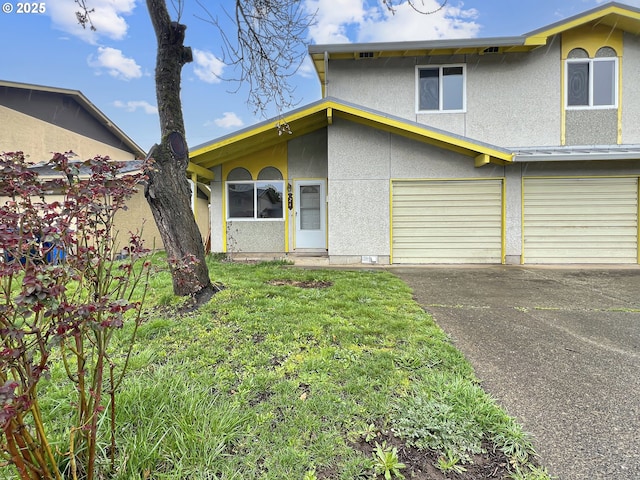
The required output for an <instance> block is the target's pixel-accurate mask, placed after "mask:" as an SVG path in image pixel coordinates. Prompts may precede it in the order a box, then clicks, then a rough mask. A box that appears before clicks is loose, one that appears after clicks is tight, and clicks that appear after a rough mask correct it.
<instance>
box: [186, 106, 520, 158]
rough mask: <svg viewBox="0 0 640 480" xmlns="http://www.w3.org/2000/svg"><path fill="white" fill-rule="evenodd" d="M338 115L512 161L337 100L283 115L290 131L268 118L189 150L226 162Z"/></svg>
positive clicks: (464, 141)
mask: <svg viewBox="0 0 640 480" xmlns="http://www.w3.org/2000/svg"><path fill="white" fill-rule="evenodd" d="M336 117H338V118H341V119H345V120H348V121H351V122H355V123H359V124H361V125H365V126H368V127H372V128H375V129H378V130H383V131H386V132H390V133H393V134H396V135H400V136H403V137H406V138H410V139H412V140H416V141H419V142H422V143H426V144H430V145H435V146H437V147H439V148H444V149H447V150H451V151H454V152H457V153H460V154H462V155H466V156H470V157H474V158H475V157H476V156H478V155H480V154H485V155H488V156H489V158H490V162H492V163H496V164H498V165H505V164H508V163H511V162H512V161H513V153H511V152H505V151H502V150H498V149H496V148H493V147H492V146H490V145H484V144H480V143H477V142H474V141H472V140H469V139H461V138H459V137H456V136H454V135H451V134H448V133H446V132H441V131H435V130H432V129H430V128H429V127H428V126H426V125H415V124H410V123H409V122H408V121H405V120H399V119H394V118H389V117H387V116H385V115H381V114H376V113H372V112H368V111H365V110H361V109H359V108H356V107H351V106H347V105H343V104H341V103H338V102H334V101H324V102H321V103H318V104H316V105H314V106H311V107H309V108H306V109H304V110H301V111H299V112H296V113H295V114H292V115H289V116H286V117H284V118H283V119H281V122H282V121H284V122H286V123H287V124H288V125H289V126H290V127H291V131H292V133H291V134H285V133H283V134H281V135H280V134H279V133H278V131H277V129H276V122H273V123H271V122H269V123H266V124H262V125H259V126H257V127H255V128H252V129H249V130H245V131H243V132H240V133H238V134H237V135H234V136H232V137H226V138H224V139H222V140H220V141H218V142H215V143H211V144H209V145H206V146H204V147H202V148H199V149H197V150H194V151H193V152H191V153H190V158H191V161H192V162H193V163H194V164H196V165H200V166H201V167H203V168H211V167H213V166H215V165H220V164H223V165H226V164H227V163H229V162H233V161H234V160H237V159H240V158H246V157H248V156H250V155H254V154H256V153H257V152H258V151H260V150H264V149H266V148H271V147H276V146H278V145H282V144H284V143H286V142H288V141H289V140H290V139H292V138H295V137H297V136H301V135H304V134H307V133H310V132H312V131H315V130H318V129H321V128H325V127H327V126H328V125H329V121H330V120H331V121H332V122H333V121H335V119H336Z"/></svg>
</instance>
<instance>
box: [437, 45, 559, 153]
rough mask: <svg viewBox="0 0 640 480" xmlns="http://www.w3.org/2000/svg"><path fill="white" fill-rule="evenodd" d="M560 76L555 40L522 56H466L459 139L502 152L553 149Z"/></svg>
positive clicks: (557, 139)
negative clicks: (532, 147) (479, 142)
mask: <svg viewBox="0 0 640 480" xmlns="http://www.w3.org/2000/svg"><path fill="white" fill-rule="evenodd" d="M560 73H561V62H560V46H559V41H558V40H555V41H553V42H552V43H551V44H550V45H549V46H545V47H540V48H539V49H537V50H534V51H533V52H531V53H527V54H523V53H516V54H497V55H485V56H476V57H470V58H469V60H468V61H467V114H466V117H467V118H466V130H465V132H463V134H464V135H465V136H468V137H470V138H475V139H478V140H482V141H483V142H488V143H491V144H495V145H499V146H502V147H513V146H530V145H540V146H541V145H559V143H560V112H561V108H560V107H561V95H560V94H561V90H562V81H561V79H560ZM425 120H426V119H425Z"/></svg>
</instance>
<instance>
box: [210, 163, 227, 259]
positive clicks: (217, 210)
mask: <svg viewBox="0 0 640 480" xmlns="http://www.w3.org/2000/svg"><path fill="white" fill-rule="evenodd" d="M211 170H212V171H213V175H214V177H213V178H214V179H213V181H212V182H211V184H210V187H211V196H210V202H211V205H210V207H209V215H210V216H211V218H210V225H211V251H212V252H214V253H217V252H223V251H224V228H223V227H224V223H223V222H224V218H223V216H222V198H223V197H222V196H223V194H224V189H223V185H224V182H223V181H222V168H221V167H220V166H217V167H213V168H212V169H211Z"/></svg>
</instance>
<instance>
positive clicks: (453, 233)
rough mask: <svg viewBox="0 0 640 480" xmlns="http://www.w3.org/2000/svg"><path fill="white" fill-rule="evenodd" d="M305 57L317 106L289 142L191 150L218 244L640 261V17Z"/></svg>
mask: <svg viewBox="0 0 640 480" xmlns="http://www.w3.org/2000/svg"><path fill="white" fill-rule="evenodd" d="M309 52H310V55H311V57H312V59H313V62H314V64H315V67H316V70H317V73H318V76H319V79H320V83H321V86H322V93H323V99H322V100H320V101H318V102H315V103H313V104H311V105H307V106H306V107H303V108H300V109H298V110H295V111H293V112H290V113H288V114H285V115H284V121H286V123H288V125H289V127H290V129H291V132H292V133H291V134H287V133H282V132H281V131H278V129H277V127H276V125H277V124H278V123H281V122H282V119H280V120H277V119H274V120H272V121H268V122H264V123H262V124H259V125H256V126H254V127H251V128H247V129H244V130H241V131H239V132H236V133H234V134H232V135H229V136H226V137H223V138H219V139H216V140H214V141H212V142H210V143H207V144H203V145H200V146H198V147H196V148H194V149H192V151H191V161H192V162H193V163H195V164H197V165H199V166H201V167H204V168H208V169H211V170H212V171H213V172H214V173H215V180H214V181H213V182H212V184H211V190H212V193H211V224H212V239H211V248H212V250H213V251H222V252H231V251H240V252H245V253H266V252H271V253H274V254H277V255H279V254H285V253H299V252H303V253H309V252H326V254H327V255H328V256H329V261H330V262H331V263H335V264H349V263H361V262H364V263H368V262H378V263H381V264H388V263H393V264H432V263H497V264H500V263H509V264H519V263H524V264H531V263H565V264H568V263H607V264H612V263H628V264H637V263H638V255H639V251H638V228H639V224H638V185H639V182H640V80H639V79H640V10H639V9H636V8H632V7H629V6H625V5H622V4H619V3H606V4H603V5H601V6H599V7H598V8H595V9H593V10H590V11H587V12H585V13H583V14H581V15H577V16H574V17H571V18H568V19H566V20H563V21H561V22H558V23H554V24H552V25H548V26H546V27H543V28H541V29H538V30H535V31H533V32H530V33H527V34H525V35H522V36H515V37H498V38H471V39H463V40H435V41H423V42H402V43H372V44H344V45H313V46H311V47H310V48H309ZM266 189H272V190H273V191H275V192H277V195H270V196H268V198H269V201H270V202H271V204H270V205H269V206H268V207H267V208H266V209H263V208H262V205H261V206H260V207H257V205H258V202H260V201H261V198H263V197H264V195H263V194H264V192H265V190H266ZM251 196H252V197H253V201H252V202H251V201H249V200H250V197H251Z"/></svg>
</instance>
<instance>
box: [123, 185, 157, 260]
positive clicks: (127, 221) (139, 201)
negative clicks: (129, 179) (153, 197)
mask: <svg viewBox="0 0 640 480" xmlns="http://www.w3.org/2000/svg"><path fill="white" fill-rule="evenodd" d="M139 231H140V232H142V239H143V240H144V245H145V247H146V248H149V249H155V250H161V249H162V248H164V245H163V243H162V239H161V238H160V232H159V231H158V227H157V226H156V222H155V220H154V219H153V213H151V207H149V203H148V202H147V200H146V198H144V189H143V187H142V186H140V187H139V188H138V192H136V193H135V194H134V195H133V197H131V198H130V199H129V200H128V201H127V210H124V211H120V212H118V213H117V214H116V216H115V218H114V233H115V234H116V235H117V242H118V245H119V246H118V248H117V249H116V250H119V249H120V248H122V246H124V245H126V243H127V242H128V241H129V232H139Z"/></svg>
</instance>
